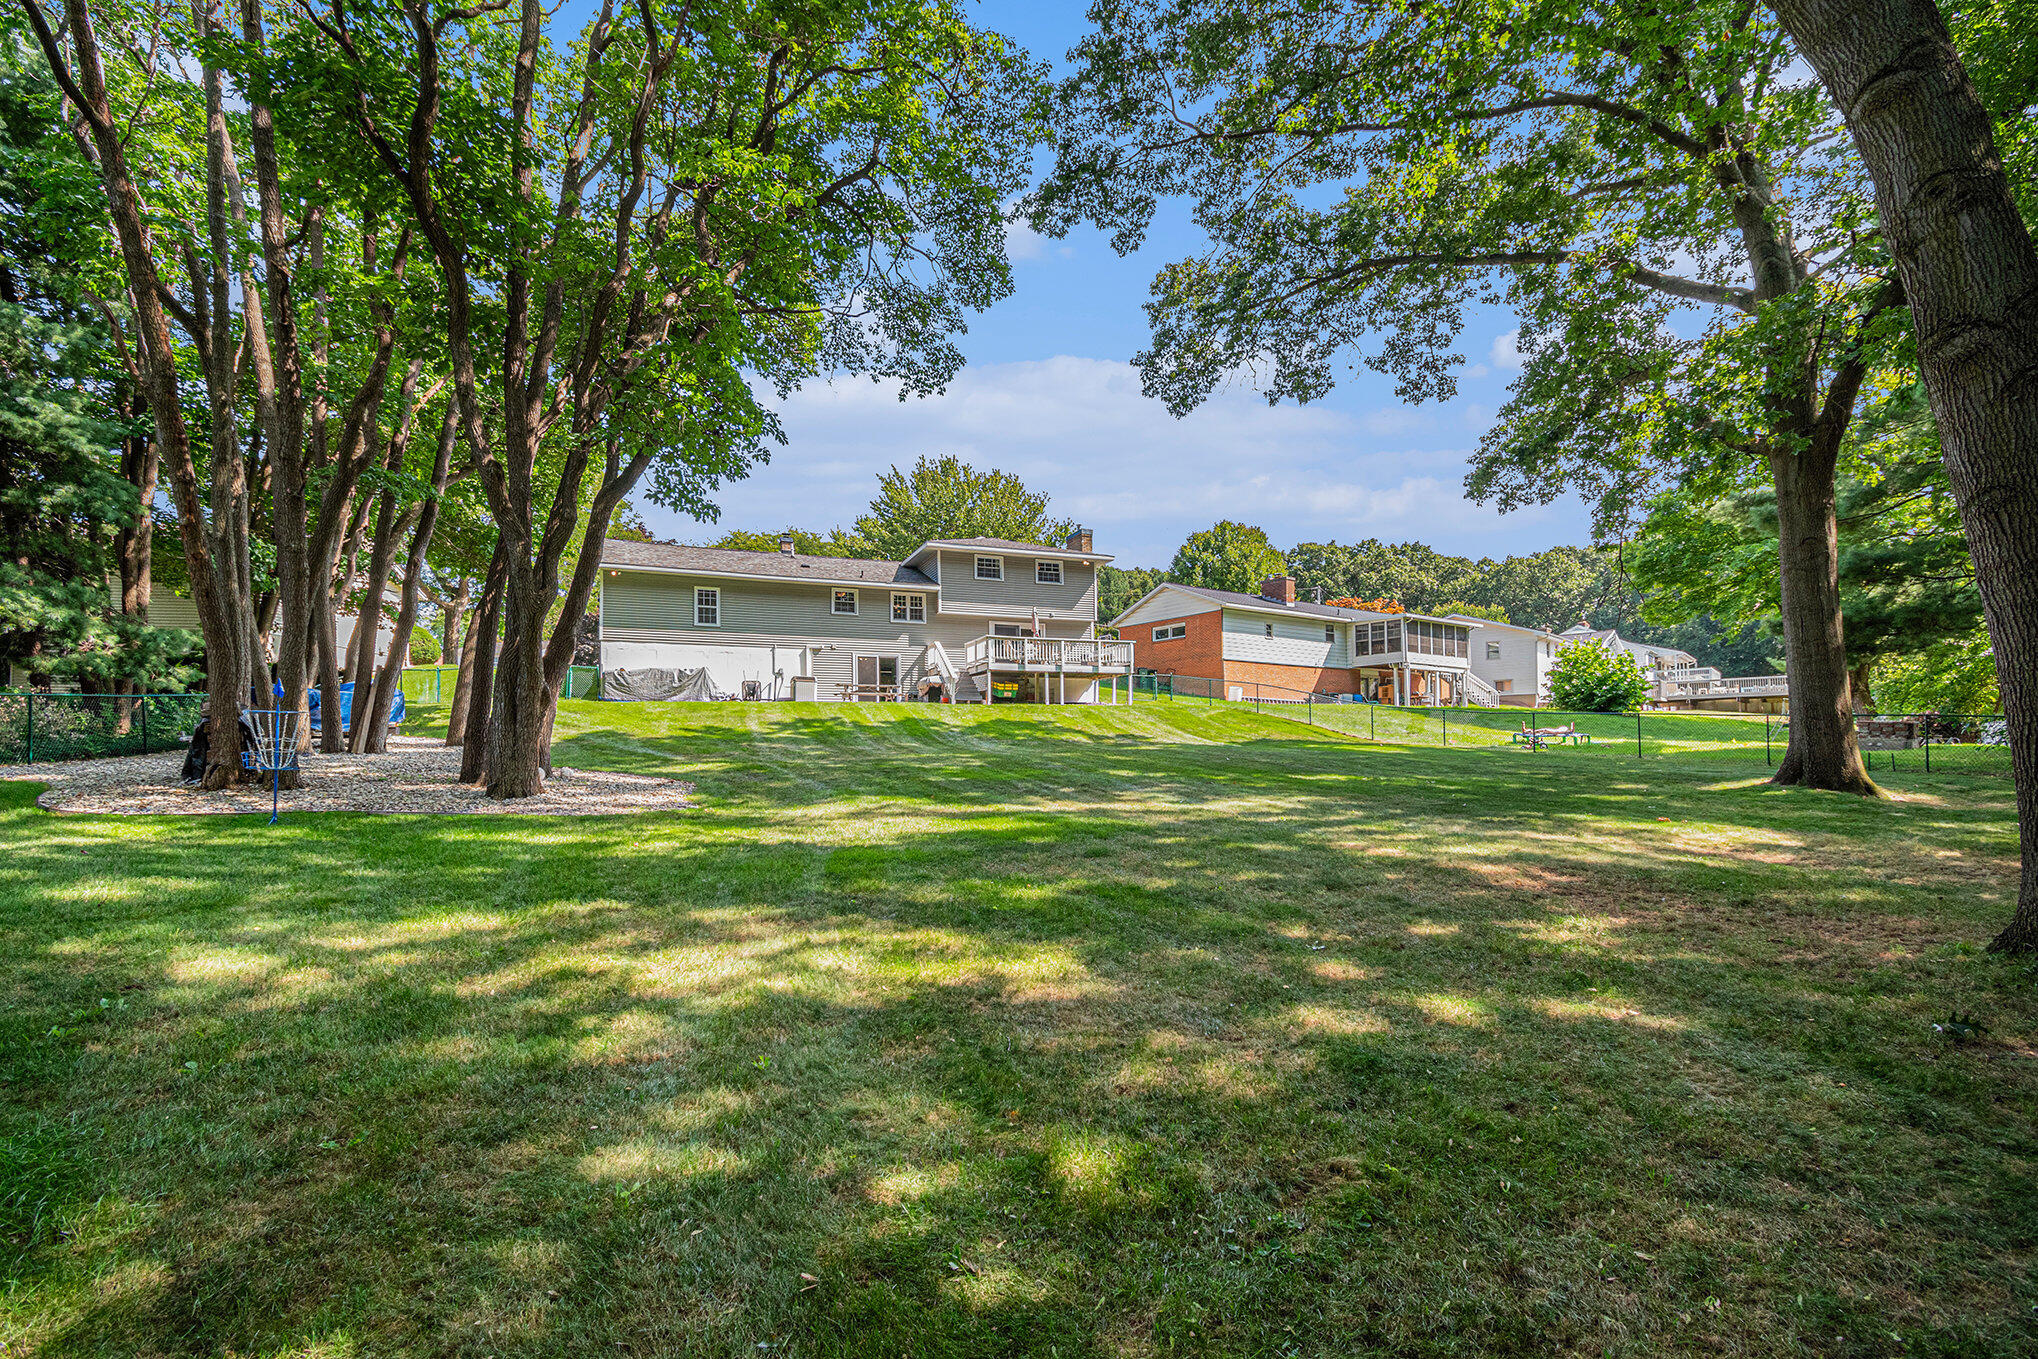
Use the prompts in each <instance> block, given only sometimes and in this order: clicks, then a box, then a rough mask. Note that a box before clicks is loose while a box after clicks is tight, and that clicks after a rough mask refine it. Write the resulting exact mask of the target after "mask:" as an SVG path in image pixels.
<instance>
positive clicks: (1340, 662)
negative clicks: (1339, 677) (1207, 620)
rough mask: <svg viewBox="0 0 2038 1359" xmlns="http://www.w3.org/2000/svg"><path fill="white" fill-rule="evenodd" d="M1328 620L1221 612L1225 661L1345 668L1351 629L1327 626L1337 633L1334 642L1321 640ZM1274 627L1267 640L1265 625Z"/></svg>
mask: <svg viewBox="0 0 2038 1359" xmlns="http://www.w3.org/2000/svg"><path fill="white" fill-rule="evenodd" d="M1327 622H1328V620H1325V619H1322V618H1313V617H1310V616H1308V615H1306V614H1298V615H1297V616H1295V617H1293V618H1275V617H1272V616H1271V615H1268V614H1256V613H1243V612H1235V611H1233V610H1231V609H1226V610H1225V611H1224V659H1225V660H1227V661H1263V662H1266V663H1267V664H1270V665H1309V666H1326V667H1339V668H1341V667H1344V666H1348V665H1350V664H1351V658H1350V657H1349V656H1348V655H1347V654H1346V653H1347V647H1346V643H1347V642H1349V641H1350V639H1351V628H1350V626H1349V625H1347V624H1343V623H1336V622H1329V623H1328V625H1329V626H1331V627H1333V628H1335V629H1336V630H1337V640H1336V641H1335V642H1326V641H1324V640H1323V629H1324V627H1325V625H1326V623H1327ZM1269 623H1271V624H1273V625H1274V635H1273V636H1272V637H1269V636H1267V635H1266V634H1267V624H1269Z"/></svg>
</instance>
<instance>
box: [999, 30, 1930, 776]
mask: <svg viewBox="0 0 2038 1359" xmlns="http://www.w3.org/2000/svg"><path fill="white" fill-rule="evenodd" d="M1091 15H1092V19H1093V22H1094V24H1095V31H1094V32H1093V33H1091V34H1090V35H1089V36H1088V37H1086V38H1085V39H1084V41H1083V42H1082V43H1081V45H1080V46H1079V47H1078V48H1077V49H1076V51H1075V52H1074V54H1073V57H1074V61H1075V70H1074V72H1073V73H1072V74H1071V75H1070V76H1069V77H1068V78H1067V79H1066V81H1065V82H1064V83H1063V85H1062V87H1061V94H1062V108H1061V110H1060V117H1059V118H1058V120H1057V127H1058V128H1059V129H1060V138H1059V144H1058V147H1057V156H1056V168H1055V172H1054V174H1053V175H1052V176H1051V177H1050V179H1049V180H1048V182H1047V183H1046V184H1045V185H1044V186H1043V187H1042V188H1041V189H1040V190H1039V191H1038V192H1037V193H1036V194H1035V195H1034V197H1033V198H1032V199H1031V200H1030V207H1031V211H1032V218H1033V221H1034V224H1035V225H1036V226H1037V227H1038V228H1040V229H1041V230H1044V231H1047V232H1049V233H1056V234H1058V233H1061V232H1064V231H1066V230H1068V229H1069V228H1070V227H1072V226H1073V225H1075V224H1076V223H1077V222H1079V221H1091V222H1096V223H1098V224H1100V225H1102V226H1104V227H1106V228H1107V229H1109V230H1112V231H1113V232H1114V233H1115V237H1114V239H1115V242H1116V243H1117V244H1118V246H1119V247H1120V248H1121V249H1130V248H1132V247H1134V246H1136V245H1137V244H1138V243H1139V242H1140V240H1141V239H1142V238H1143V237H1144V235H1145V233H1146V231H1147V228H1148V226H1149V224H1150V222H1151V221H1152V219H1153V215H1154V213H1155V211H1156V209H1157V206H1158V204H1159V202H1160V200H1161V199H1162V198H1164V197H1168V198H1174V197H1179V198H1184V199H1187V200H1188V201H1189V203H1190V206H1191V210H1192V211H1193V213H1194V215H1195V219H1196V222H1197V225H1198V226H1199V227H1200V228H1201V230H1202V231H1203V232H1204V234H1205V235H1206V236H1207V238H1208V246H1207V248H1205V249H1202V250H1199V251H1198V252H1197V253H1196V254H1195V255H1193V256H1191V257H1189V258H1186V259H1182V260H1180V261H1178V262H1176V263H1172V264H1169V265H1166V266H1165V267H1163V268H1162V269H1161V271H1160V273H1159V275H1158V276H1157V277H1156V279H1155V282H1154V294H1155V296H1154V301H1153V302H1152V303H1151V304H1150V306H1149V314H1150V316H1151V317H1152V322H1153V340H1152V344H1151V347H1150V348H1148V349H1147V350H1146V351H1145V352H1144V353H1142V354H1140V355H1139V356H1138V357H1137V359H1136V362H1137V364H1138V366H1139V368H1140V370H1141V374H1142V379H1143V382H1144V385H1145V388H1146V390H1147V391H1148V392H1149V393H1150V394H1152V395H1155V396H1157V397H1159V398H1161V399H1162V400H1163V401H1165V402H1166V403H1167V405H1168V407H1169V408H1170V409H1171V410H1173V411H1175V412H1176V413H1178V414H1179V413H1181V412H1183V411H1186V410H1189V409H1191V408H1193V407H1195V406H1196V405H1197V404H1199V403H1200V402H1202V401H1203V400H1204V399H1205V398H1206V397H1207V396H1208V395H1209V394H1210V393H1211V392H1212V391H1213V390H1215V389H1216V387H1217V386H1218V385H1219V384H1220V383H1224V382H1228V381H1232V380H1235V378H1236V376H1237V375H1239V374H1249V375H1251V377H1252V380H1254V381H1255V382H1256V383H1257V385H1258V386H1259V388H1260V390H1261V391H1263V392H1264V393H1265V395H1266V396H1267V397H1268V399H1269V400H1283V399H1293V400H1298V401H1309V400H1313V399H1316V398H1318V397H1321V396H1323V395H1324V394H1325V393H1327V392H1328V391H1330V390H1331V388H1332V387H1333V385H1334V383H1335V375H1336V371H1337V369H1338V368H1339V367H1340V366H1342V365H1343V364H1344V363H1346V362H1349V355H1350V354H1351V353H1352V352H1353V351H1356V352H1357V354H1358V356H1359V358H1360V360H1361V361H1362V362H1364V363H1366V364H1367V365H1368V366H1370V367H1373V368H1375V369H1377V370H1379V371H1382V372H1385V373H1388V374H1390V375H1392V376H1393V377H1394V379H1395V380H1396V382H1397V384H1398V390H1399V392H1400V394H1401V396H1402V397H1403V399H1404V400H1410V401H1416V400H1426V399H1446V398H1449V397H1451V396H1453V395H1455V394H1456V391H1457V375H1458V372H1459V370H1460V368H1461V366H1462V365H1463V363H1464V357H1463V355H1462V354H1460V353H1457V352H1455V349H1456V345H1457V341H1458V338H1459V334H1460V332H1461V330H1462V328H1463V326H1464V324H1465V321H1466V318H1467V314H1468V308H1469V307H1470V306H1472V305H1473V304H1475V303H1504V304H1506V305H1508V306H1510V307H1512V308H1513V309H1514V310H1515V312H1516V314H1517V315H1518V316H1519V317H1520V318H1521V319H1522V322H1523V324H1522V327H1521V330H1520V332H1519V334H1518V337H1517V339H1518V345H1517V347H1518V349H1519V351H1520V352H1521V353H1523V354H1524V355H1525V367H1524V371H1523V374H1522V377H1521V379H1520V381H1519V382H1518V383H1517V384H1516V386H1515V388H1514V391H1513V393H1512V395H1511V397H1510V400H1509V401H1508V403H1507V405H1506V407H1505V408H1504V409H1503V410H1502V411H1501V413H1500V417H1499V419H1498V420H1497V421H1496V423H1495V425H1494V426H1493V428H1492V430H1491V431H1490V432H1489V434H1488V435H1487V436H1486V438H1485V440H1484V442H1483V444H1482V446H1481V449H1480V452H1479V454H1478V456H1477V459H1476V460H1475V463H1474V467H1473V471H1472V474H1471V476H1470V477H1469V479H1468V487H1469V489H1470V490H1471V492H1472V493H1473V494H1474V495H1475V496H1476V497H1478V498H1480V499H1482V500H1493V501H1497V502H1498V503H1499V504H1500V505H1501V507H1502V508H1509V507H1512V506H1516V505H1522V504H1533V503H1546V502H1548V501H1549V500H1551V499H1553V498H1554V497H1556V496H1557V495H1559V494H1562V493H1564V492H1566V491H1571V490H1575V491H1579V492H1582V493H1583V494H1585V495H1586V496H1587V497H1588V498H1589V499H1590V500H1591V501H1592V503H1593V504H1594V506H1595V509H1596V511H1597V513H1598V524H1599V529H1600V532H1601V535H1602V536H1605V537H1613V536H1615V535H1616V534H1618V533H1620V532H1621V531H1623V530H1625V529H1626V527H1627V526H1628V520H1629V517H1630V515H1631V513H1632V512H1633V511H1634V510H1635V509H1636V507H1638V506H1639V505H1640V504H1641V503H1642V502H1643V501H1644V500H1646V499H1647V497H1648V496H1649V495H1650V494H1652V493H1654V492H1655V491H1657V490H1659V489H1660V488H1661V486H1662V484H1663V483H1664V481H1665V480H1674V479H1675V478H1676V477H1677V476H1679V475H1680V474H1681V472H1682V471H1683V470H1684V469H1686V468H1689V467H1702V466H1707V465H1711V464H1713V463H1717V462H1723V461H1739V462H1747V463H1753V464H1754V465H1756V466H1757V467H1759V468H1760V469H1762V470H1763V471H1764V472H1766V473H1767V474H1768V475H1770V477H1771V478H1772V480H1773V481H1774V484H1775V486H1776V490H1777V497H1778V506H1779V511H1780V513H1782V514H1783V515H1784V516H1785V518H1786V521H1787V522H1788V523H1789V524H1790V531H1789V532H1786V533H1785V534H1783V535H1782V537H1781V538H1780V540H1779V543H1780V549H1779V550H1781V551H1785V552H1788V553H1791V554H1794V556H1795V557H1796V559H1797V560H1795V562H1794V564H1793V565H1792V567H1791V569H1789V570H1787V571H1786V572H1784V573H1783V579H1784V580H1785V581H1786V582H1787V583H1788V584H1789V586H1790V590H1791V592H1792V593H1791V595H1790V596H1788V597H1786V599H1785V600H1784V602H1783V616H1784V620H1785V633H1786V639H1787V644H1788V648H1789V650H1790V653H1791V665H1790V676H1791V689H1792V695H1791V710H1792V714H1793V721H1792V724H1791V736H1790V741H1791V746H1790V750H1789V751H1788V752H1787V753H1786V755H1785V757H1784V759H1783V761H1782V762H1781V764H1780V766H1779V768H1778V771H1777V777H1778V779H1779V780H1781V781H1784V782H1793V783H1795V782H1808V783H1813V784H1817V785H1819V786H1823V787H1832V788H1848V789H1853V790H1856V791H1861V792H1871V793H1872V792H1874V791H1875V790H1874V785H1873V782H1872V781H1871V780H1869V779H1868V777H1867V775H1866V771H1865V769H1864V768H1863V766H1862V762H1861V759H1860V754H1859V751H1858V748H1857V745H1856V743H1855V741H1854V737H1853V726H1852V722H1851V719H1850V717H1849V715H1848V711H1847V704H1846V687H1847V673H1846V656H1845V650H1844V646H1843V645H1842V643H1841V636H1842V627H1841V620H1840V617H1839V600H1838V598H1837V595H1836V594H1835V592H1833V591H1831V590H1830V589H1828V588H1825V586H1824V582H1825V581H1826V580H1828V579H1829V577H1830V567H1831V561H1830V549H1829V547H1828V545H1829V544H1830V542H1831V537H1830V533H1831V525H1832V521H1831V518H1830V514H1831V509H1830V497H1829V490H1830V486H1831V479H1832V470H1833V460H1834V458H1835V456H1836V452H1837V448H1838V445H1839V441H1840V438H1841V437H1842V435H1843V434H1844V432H1845V430H1846V426H1847V423H1848V421H1849V420H1850V419H1851V418H1852V416H1853V413H1854V408H1855V405H1856V399H1857V396H1858V394H1859V393H1860V391H1861V389H1862V387H1863V384H1864V382H1866V381H1867V380H1868V379H1869V377H1870V375H1871V374H1873V373H1876V372H1878V371H1880V370H1881V369H1882V368H1884V367H1885V366H1887V365H1889V364H1891V363H1901V362H1903V361H1904V360H1903V356H1902V353H1901V346H1900V344H1899V343H1898V342H1899V341H1900V339H1901V332H1902V330H1903V325H1904V313H1903V311H1902V307H1901V300H1900V294H1899V293H1898V291H1897V290H1896V289H1894V288H1893V287H1892V286H1891V284H1890V281H1889V267H1888V259H1887V254H1886V249H1885V247H1884V246H1883V245H1882V244H1881V242H1880V240H1879V239H1878V238H1877V236H1876V234H1875V233H1873V232H1866V231H1862V230H1860V229H1858V228H1859V224H1860V223H1861V222H1863V221H1864V220H1865V219H1866V218H1868V217H1869V216H1870V215H1871V214H1872V203H1871V198H1872V195H1871V194H1870V192H1869V186H1868V185H1867V183H1866V179H1865V176H1864V175H1863V174H1862V172H1861V168H1860V166H1859V163H1858V161H1857V160H1856V159H1855V158H1854V156H1853V154H1852V150H1851V147H1850V146H1849V144H1848V142H1847V140H1846V137H1845V135H1844V132H1843V130H1842V129H1841V127H1840V125H1839V119H1838V117H1837V115H1836V114H1835V113H1834V111H1833V110H1832V108H1831V107H1830V105H1829V104H1828V103H1827V101H1826V100H1825V99H1824V97H1823V94H1822V92H1821V91H1819V90H1818V89H1817V88H1816V87H1813V86H1810V85H1809V84H1807V83H1806V82H1805V81H1803V80H1801V79H1793V78H1792V77H1791V67H1792V64H1793V62H1794V61H1795V60H1796V56H1795V53H1794V51H1793V49H1792V48H1791V45H1790V44H1789V42H1788V41H1786V39H1785V38H1784V36H1783V35H1782V33H1781V32H1780V31H1779V30H1778V29H1777V27H1776V24H1775V22H1774V20H1773V18H1772V16H1771V15H1770V14H1769V13H1768V12H1767V11H1766V10H1764V9H1763V8H1762V7H1760V6H1754V5H1747V4H1741V3H1736V2H1734V0H1697V3H1692V4H1686V5H1682V6H1677V7H1672V8H1668V9H1665V8H1662V7H1653V6H1613V7H1604V8H1601V9H1598V10H1594V11H1591V12H1590V13H1589V14H1587V13H1582V12H1581V11H1580V10H1579V8H1578V7H1577V6H1576V5H1575V4H1572V3H1569V0H1508V2H1507V3H1501V4H1493V3H1488V0H1440V2H1439V3H1430V4H1420V5H1416V4H1409V3H1406V0H1355V3H1350V4H1336V5H1300V6H1286V7H1271V8H1270V7H1265V6H1257V5H1243V6H1241V5H1238V4H1235V3H1232V2H1231V0H1099V3H1097V4H1096V5H1095V6H1094V7H1093V9H1092V10H1091ZM1462 593H1463V592H1462V591H1458V590H1451V591H1449V592H1448V594H1447V595H1445V596H1444V597H1446V598H1448V597H1449V596H1450V595H1457V594H1462Z"/></svg>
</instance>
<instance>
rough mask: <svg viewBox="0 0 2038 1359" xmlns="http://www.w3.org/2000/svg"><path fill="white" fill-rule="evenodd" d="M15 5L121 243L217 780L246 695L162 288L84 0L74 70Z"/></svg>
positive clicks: (75, 16)
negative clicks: (191, 612)
mask: <svg viewBox="0 0 2038 1359" xmlns="http://www.w3.org/2000/svg"><path fill="white" fill-rule="evenodd" d="M23 8H24V10H25V12H26V13H27V16H28V20H29V23H30V26H31V27H33V28H34V30H35V35H36V40H37V42H38V43H39V44H40V45H41V47H42V50H43V55H44V56H45V57H46V58H47V59H48V61H49V64H50V69H51V71H52V73H53V74H55V75H56V76H57V78H58V81H59V83H60V84H61V85H62V86H63V89H64V94H65V97H66V99H67V100H68V101H69V102H70V105H71V108H72V110H73V111H74V112H75V113H76V114H77V116H78V119H79V121H80V122H81V123H82V124H83V125H84V126H83V127H82V128H81V129H80V130H79V138H78V140H79V143H80V145H81V147H82V148H83V149H84V150H85V152H86V153H87V155H88V156H89V158H90V159H91V161H92V163H93V166H94V168H96V169H97V170H98V172H99V180H100V185H101V187H102V188H103V189H104V191H105V194H106V206H107V215H108V217H109V219H110V221H111V223H112V226H113V235H114V240H115V242H116V243H117V244H118V246H119V248H120V258H121V265H122V268H123V270H124V273H125V275H126V279H127V283H128V292H129V296H130V298H131V299H132V302H133V306H134V315H135V341H136V348H137V349H138V350H139V351H140V354H139V367H140V371H141V374H142V379H143V381H142V391H143V395H144V397H145V398H146V400H147V402H148V407H149V414H150V416H151V417H152V418H153V420H154V422H155V427H156V438H155V444H156V449H157V456H158V458H159V460H160V465H161V467H162V468H163V470H164V471H165V472H167V473H168V474H169V478H170V494H171V502H172V504H174V505H175V507H176V510H177V532H178V536H179V537H180V538H181V539H182V540H183V547H184V556H185V564H186V568H187V570H188V573H189V577H190V582H191V603H192V606H193V608H194V609H196V611H197V613H198V624H199V631H200V634H201V635H202V636H203V637H204V639H205V649H206V654H207V656H208V657H212V656H214V655H219V656H224V657H227V658H228V663H227V665H224V666H215V667H209V668H208V671H207V674H206V714H207V724H208V726H209V727H210V733H209V736H210V744H209V746H208V754H207V756H206V766H205V778H204V786H205V787H207V788H223V787H225V786H226V785H228V784H230V783H234V782H237V781H238V780H239V778H240V733H239V723H240V705H241V702H242V700H243V699H244V697H245V694H244V693H243V692H242V690H241V684H240V679H241V677H240V675H239V674H238V673H237V672H234V671H233V670H232V660H231V658H232V657H234V656H235V655H236V654H237V653H238V652H239V651H240V649H241V646H242V641H241V639H242V637H243V636H244V635H245V629H243V628H242V626H241V620H240V618H239V617H238V616H237V615H236V614H235V613H234V612H233V610H232V609H231V608H230V607H228V606H227V604H226V602H225V601H224V600H222V599H221V597H220V592H219V588H218V584H219V583H218V582H217V581H216V579H215V576H214V572H213V565H212V558H211V555H210V549H211V544H210V543H209V542H208V541H207V538H208V534H207V532H206V522H205V503H204V500H203V499H202V498H201V496H200V494H199V480H198V467H197V463H196V461H195V459H194V457H193V454H192V447H191V431H190V427H189V426H188V425H187V424H186V423H185V419H184V408H183V400H182V393H181V392H180V391H179V384H178V373H177V355H176V350H175V347H174V346H173V345H172V343H171V340H170V326H169V318H168V316H167V315H166V313H165V312H164V309H163V301H162V299H163V296H164V295H165V292H166V291H167V290H166V289H165V288H164V285H163V278H162V272H161V270H160V269H159V268H158V267H157V265H156V258H155V248H154V245H153V244H152V242H151V240H150V232H149V227H148V223H147V221H146V219H145V217H144V214H143V211H142V202H141V194H140V192H139V191H138V190H137V189H136V187H135V183H134V176H133V175H132V173H131V172H130V171H129V170H128V165H127V151H126V136H125V129H124V127H123V126H122V125H121V124H119V123H116V122H115V120H114V118H113V113H112V106H111V103H110V101H109V100H108V97H107V91H106V72H105V67H104V64H103V62H102V61H101V58H100V54H99V39H98V34H97V31H96V29H95V26H94V23H93V17H92V13H91V9H90V7H89V6H88V5H87V3H86V0H67V2H66V4H65V7H64V8H65V28H66V35H65V36H66V37H68V38H69V40H70V44H71V50H72V51H73V52H75V53H76V55H77V69H76V72H75V73H73V71H72V70H71V66H70V63H69V61H68V60H67V58H66V55H65V51H64V46H63V43H62V41H61V40H60V39H59V38H58V37H57V35H56V32H55V31H54V29H53V28H52V27H51V26H50V24H49V21H48V18H47V16H45V15H44V13H43V11H42V8H41V6H40V5H39V4H37V3H35V0H27V3H25V4H24V6H23ZM74 75H75V78H74Z"/></svg>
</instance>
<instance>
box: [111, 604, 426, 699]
mask: <svg viewBox="0 0 2038 1359" xmlns="http://www.w3.org/2000/svg"><path fill="white" fill-rule="evenodd" d="M107 589H108V591H109V592H110V593H111V595H112V597H113V606H114V607H115V608H116V609H117V608H119V607H120V582H119V581H118V580H112V581H109V582H108V584H107ZM383 597H384V598H385V599H386V600H387V601H388V602H389V603H390V605H391V606H396V605H398V604H400V603H401V602H402V598H403V596H402V592H401V591H400V590H398V589H397V588H396V587H393V586H392V587H391V588H390V589H389V591H388V592H387V593H385V595H384V596H383ZM355 622H356V619H355V616H354V615H353V614H350V613H343V614H339V615H336V616H335V617H334V619H333V634H334V636H335V637H336V638H337V639H338V645H339V656H340V669H341V670H343V671H344V670H345V669H346V668H347V665H348V662H349V661H350V660H351V659H352V657H353V654H354V653H353V645H354V624H355ZM149 626H150V627H152V628H178V629H181V630H183V631H186V632H193V633H195V632H197V631H198V606H197V605H196V604H193V603H192V602H191V601H190V599H189V598H187V597H186V596H184V595H180V594H176V593H174V592H172V591H170V590H167V589H164V588H163V587H161V586H152V587H151V588H150V590H149ZM277 636H278V633H277V627H276V626H271V628H270V630H269V650H270V652H271V654H274V652H275V649H276V644H277ZM395 636H396V625H395V624H394V623H392V622H391V621H390V620H389V616H388V615H387V614H384V615H383V616H382V619H381V626H380V627H379V628H378V629H377V631H376V633H375V664H377V665H381V664H382V662H383V659H384V658H385V657H387V656H388V655H389V644H390V642H391V641H393V640H394V639H395ZM196 651H197V648H196V647H194V648H193V652H194V654H195V653H196ZM312 682H313V683H314V684H315V683H317V680H316V679H314V680H313V681H312Z"/></svg>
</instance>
